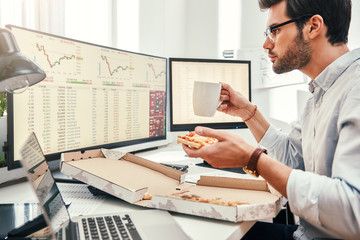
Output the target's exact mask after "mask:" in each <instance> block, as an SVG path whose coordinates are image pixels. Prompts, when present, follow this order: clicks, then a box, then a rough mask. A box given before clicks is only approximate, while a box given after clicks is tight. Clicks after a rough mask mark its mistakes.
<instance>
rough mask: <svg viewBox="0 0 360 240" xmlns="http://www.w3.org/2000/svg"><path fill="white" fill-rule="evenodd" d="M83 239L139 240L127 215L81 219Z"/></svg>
mask: <svg viewBox="0 0 360 240" xmlns="http://www.w3.org/2000/svg"><path fill="white" fill-rule="evenodd" d="M81 222H82V225H83V229H84V234H85V239H116V240H117V239H119V240H120V239H121V240H141V237H140V235H139V233H138V231H137V230H136V227H135V226H134V224H133V222H132V221H131V218H130V216H129V215H128V214H125V215H124V216H123V217H121V216H119V215H115V216H105V217H88V218H82V219H81Z"/></svg>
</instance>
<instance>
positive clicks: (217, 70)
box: [169, 58, 251, 131]
mask: <svg viewBox="0 0 360 240" xmlns="http://www.w3.org/2000/svg"><path fill="white" fill-rule="evenodd" d="M169 75H170V91H169V93H170V130H171V131H192V130H194V128H195V127H196V126H199V125H201V126H207V127H211V128H217V129H237V128H246V124H245V123H244V122H243V121H242V120H241V118H239V117H233V116H229V115H227V114H224V113H222V112H218V111H217V112H216V114H215V115H214V116H213V117H201V116H196V115H195V114H194V112H193V107H192V98H193V95H192V94H193V84H194V81H204V82H223V83H228V84H230V85H231V86H232V87H233V88H234V89H235V90H236V91H239V92H241V93H242V94H243V95H244V96H245V97H246V98H247V99H249V101H251V77H250V76H251V74H250V61H239V60H224V59H194V58H169Z"/></svg>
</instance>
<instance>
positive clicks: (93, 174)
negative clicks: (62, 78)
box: [60, 149, 281, 222]
mask: <svg viewBox="0 0 360 240" xmlns="http://www.w3.org/2000/svg"><path fill="white" fill-rule="evenodd" d="M60 168H61V172H62V173H64V174H67V175H69V176H71V177H73V178H75V179H77V180H80V181H82V182H84V183H87V184H89V185H91V186H94V187H96V188H98V189H101V190H102V191H104V192H107V193H109V194H111V195H113V196H115V197H118V198H120V199H122V200H124V201H127V202H129V203H131V204H136V205H140V206H144V207H149V208H157V209H164V210H169V211H174V212H179V213H186V214H191V215H196V216H202V217H208V218H215V219H221V220H226V221H231V222H240V221H252V220H260V219H266V218H273V217H275V216H276V215H277V214H278V212H279V211H280V209H281V203H280V200H281V197H280V196H279V195H278V194H273V193H271V192H270V190H269V188H268V185H267V183H266V182H265V181H264V180H251V179H238V178H224V177H211V176H202V177H201V178H200V180H199V181H198V182H197V184H193V183H187V182H184V180H185V173H183V172H181V171H178V170H175V169H172V168H170V167H167V166H164V165H162V164H160V163H156V162H152V161H150V160H147V159H144V158H141V157H139V156H136V155H133V154H130V153H121V152H118V151H112V150H108V149H96V150H89V151H86V152H84V153H81V152H70V153H63V154H62V156H61V163H60Z"/></svg>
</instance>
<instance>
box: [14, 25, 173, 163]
mask: <svg viewBox="0 0 360 240" xmlns="http://www.w3.org/2000/svg"><path fill="white" fill-rule="evenodd" d="M7 27H8V28H10V29H11V31H12V32H13V34H14V36H15V38H16V40H17V43H18V46H19V48H20V50H21V52H22V54H23V55H25V56H26V57H28V58H29V59H31V60H32V61H34V62H35V63H37V64H38V65H39V66H40V67H41V68H42V69H43V70H44V71H45V73H46V78H45V79H44V80H43V81H42V82H40V83H38V84H36V85H33V86H31V87H29V88H28V89H27V90H26V91H25V92H23V93H21V94H14V95H12V94H8V96H9V103H8V104H9V106H8V148H9V151H8V154H7V158H8V162H9V168H10V169H11V168H15V167H19V166H20V163H19V161H18V160H19V159H20V155H19V149H20V148H21V147H22V145H23V144H24V142H25V140H26V139H27V138H28V136H29V134H30V133H31V132H35V134H36V136H37V138H38V140H39V143H40V145H41V148H42V149H43V151H44V154H45V157H46V159H47V160H53V159H59V158H60V154H61V153H62V152H67V151H76V150H88V149H94V148H119V147H122V148H123V149H126V150H129V151H130V150H131V151H137V150H141V149H143V148H148V147H154V146H158V145H163V144H166V143H167V140H166V132H167V131H166V119H165V116H166V113H165V111H166V79H167V71H166V70H167V59H166V58H163V57H157V56H151V55H146V54H140V53H134V52H129V51H124V50H119V49H115V48H110V47H106V46H100V45H95V44H90V43H86V42H82V41H77V40H74V39H69V38H64V37H60V36H55V35H52V34H47V33H42V32H38V31H33V30H29V29H24V28H20V27H16V26H7ZM126 147H128V148H126Z"/></svg>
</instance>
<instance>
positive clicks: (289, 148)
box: [259, 123, 304, 170]
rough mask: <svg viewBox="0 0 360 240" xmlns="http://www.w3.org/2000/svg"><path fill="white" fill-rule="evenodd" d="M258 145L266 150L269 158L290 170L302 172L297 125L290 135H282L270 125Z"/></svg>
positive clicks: (299, 137)
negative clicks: (300, 170) (294, 169)
mask: <svg viewBox="0 0 360 240" xmlns="http://www.w3.org/2000/svg"><path fill="white" fill-rule="evenodd" d="M259 144H260V145H261V146H263V147H265V148H266V149H267V151H268V154H269V155H270V156H271V157H273V158H275V159H277V160H278V161H280V162H282V163H284V164H285V165H287V166H289V167H291V168H296V169H302V170H304V162H303V159H302V147H301V130H300V126H299V124H298V123H296V124H294V126H293V129H292V131H291V132H290V134H284V133H283V132H282V131H281V130H279V129H277V128H275V127H274V126H273V125H270V127H269V129H268V130H267V131H266V133H265V135H264V137H263V138H262V139H261V141H260V142H259Z"/></svg>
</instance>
